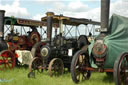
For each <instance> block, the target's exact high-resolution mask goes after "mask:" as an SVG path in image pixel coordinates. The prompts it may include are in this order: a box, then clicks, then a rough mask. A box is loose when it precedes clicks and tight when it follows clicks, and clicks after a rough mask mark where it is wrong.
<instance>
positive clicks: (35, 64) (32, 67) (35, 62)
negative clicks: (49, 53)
mask: <svg viewBox="0 0 128 85" xmlns="http://www.w3.org/2000/svg"><path fill="white" fill-rule="evenodd" d="M41 66H43V62H42V60H41V59H40V58H38V57H34V58H33V59H32V61H31V62H30V64H29V73H28V78H30V77H32V78H34V77H35V72H36V71H37V72H40V73H41V72H42V71H43V70H42V69H40V68H39V67H41Z"/></svg>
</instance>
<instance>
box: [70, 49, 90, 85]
mask: <svg viewBox="0 0 128 85" xmlns="http://www.w3.org/2000/svg"><path fill="white" fill-rule="evenodd" d="M83 67H89V60H88V54H87V53H86V51H85V50H79V51H78V52H77V53H76V54H75V55H74V56H73V59H72V62H71V76H72V80H73V81H74V82H75V83H78V82H80V81H83V80H86V79H89V78H90V76H91V72H90V71H89V70H83V69H82V68H83Z"/></svg>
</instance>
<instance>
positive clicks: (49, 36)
mask: <svg viewBox="0 0 128 85" xmlns="http://www.w3.org/2000/svg"><path fill="white" fill-rule="evenodd" d="M46 14H47V39H48V41H50V42H51V39H52V23H53V22H52V21H53V15H54V13H53V12H47V13H46Z"/></svg>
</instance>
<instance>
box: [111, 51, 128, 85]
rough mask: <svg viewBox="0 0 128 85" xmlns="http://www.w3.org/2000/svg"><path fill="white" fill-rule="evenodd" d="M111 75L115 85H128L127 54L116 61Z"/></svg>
mask: <svg viewBox="0 0 128 85" xmlns="http://www.w3.org/2000/svg"><path fill="white" fill-rule="evenodd" d="M113 74H114V80H115V83H116V85H128V52H126V53H123V54H122V55H121V56H119V57H118V58H117V59H116V61H115V63H114V73H113Z"/></svg>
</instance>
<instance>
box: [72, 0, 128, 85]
mask: <svg viewBox="0 0 128 85" xmlns="http://www.w3.org/2000/svg"><path fill="white" fill-rule="evenodd" d="M109 4H110V0H101V29H100V32H101V33H100V34H99V36H97V37H96V38H95V40H94V42H92V43H91V44H90V45H85V46H84V47H83V48H82V49H81V50H79V51H77V52H76V53H75V55H74V56H73V59H72V63H71V76H72V80H73V82H75V83H78V82H80V81H81V80H86V79H89V78H90V76H91V71H98V72H106V73H107V74H112V73H113V76H114V80H115V83H116V85H127V84H128V53H127V52H125V51H127V49H128V47H127V40H128V38H127V37H128V33H127V29H128V26H127V25H126V24H127V23H128V18H125V17H122V16H119V15H113V16H112V18H111V20H110V24H108V20H109ZM122 52H125V53H123V54H122ZM120 55H121V56H120Z"/></svg>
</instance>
